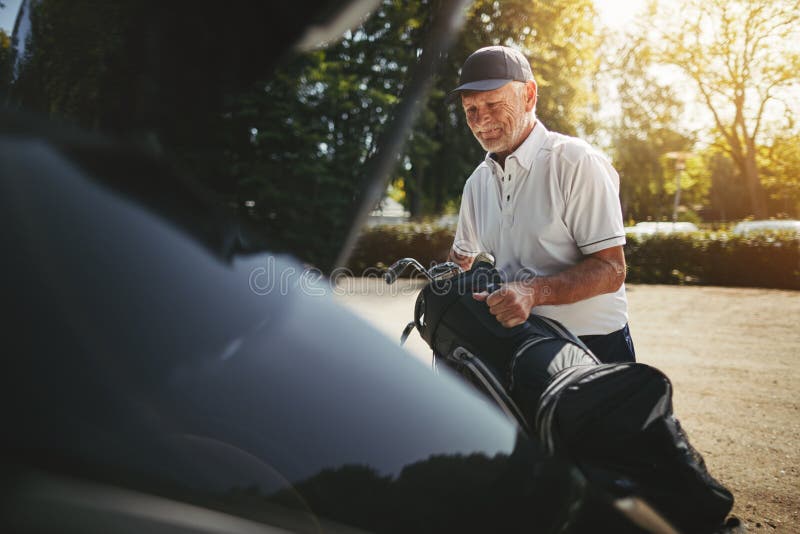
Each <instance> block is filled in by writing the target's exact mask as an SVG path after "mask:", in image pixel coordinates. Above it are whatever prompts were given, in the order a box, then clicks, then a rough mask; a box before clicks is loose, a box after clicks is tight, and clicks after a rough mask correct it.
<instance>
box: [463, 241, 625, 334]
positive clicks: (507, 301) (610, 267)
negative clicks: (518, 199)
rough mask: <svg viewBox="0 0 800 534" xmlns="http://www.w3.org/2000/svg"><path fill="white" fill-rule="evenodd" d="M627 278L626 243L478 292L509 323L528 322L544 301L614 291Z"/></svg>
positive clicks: (567, 301) (573, 299)
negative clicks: (560, 267) (559, 269)
mask: <svg viewBox="0 0 800 534" xmlns="http://www.w3.org/2000/svg"><path fill="white" fill-rule="evenodd" d="M624 281H625V254H624V252H623V250H622V246H621V245H620V246H616V247H611V248H607V249H604V250H600V251H598V252H595V253H594V254H590V255H588V256H586V257H585V258H584V259H583V260H582V261H581V262H580V263H578V264H577V265H574V266H573V267H570V268H569V269H567V270H565V271H562V272H560V273H557V274H554V275H552V276H542V277H537V278H533V279H531V280H525V281H521V282H510V283H508V284H504V285H503V287H501V288H500V289H498V290H497V291H495V292H494V293H492V294H489V293H487V292H485V291H484V292H482V293H475V294H473V297H474V298H475V299H476V300H480V301H486V304H488V305H489V311H490V312H491V313H492V314H493V315H494V316H495V317H496V318H497V320H498V321H499V322H500V323H501V324H502V325H503V326H505V327H507V328H510V327H512V326H516V325H518V324H522V323H524V322H525V321H526V320H527V319H528V316H529V315H530V313H531V308H533V307H534V306H540V305H543V304H571V303H573V302H578V301H580V300H585V299H588V298H591V297H595V296H597V295H602V294H604V293H613V292H614V291H616V290H617V289H619V288H620V286H621V285H622V283H623V282H624Z"/></svg>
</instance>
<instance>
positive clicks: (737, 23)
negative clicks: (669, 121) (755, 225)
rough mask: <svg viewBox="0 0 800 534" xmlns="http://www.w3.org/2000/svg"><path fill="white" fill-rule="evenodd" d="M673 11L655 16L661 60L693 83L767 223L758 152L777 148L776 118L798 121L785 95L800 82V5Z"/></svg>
mask: <svg viewBox="0 0 800 534" xmlns="http://www.w3.org/2000/svg"><path fill="white" fill-rule="evenodd" d="M669 7H671V8H672V9H673V10H674V11H672V12H670V11H669V10H668V8H667V7H665V5H662V6H660V7H658V8H656V7H653V8H652V10H651V14H650V15H651V17H652V20H653V21H658V24H655V23H653V24H651V25H650V28H649V30H648V32H649V33H650V42H651V43H653V44H654V46H655V47H656V48H657V55H656V59H657V60H658V61H660V62H662V63H665V64H670V65H674V66H676V67H677V68H679V69H680V70H681V71H682V72H683V73H684V74H685V75H686V76H688V78H689V79H690V80H691V81H692V83H693V85H694V87H695V88H696V89H697V91H698V93H699V99H700V101H701V102H702V104H703V105H704V106H705V108H707V109H708V111H709V113H710V114H711V116H712V119H713V124H714V126H715V128H716V130H717V132H718V133H719V135H720V136H721V139H722V140H723V141H724V149H725V151H726V152H727V154H728V155H729V156H730V158H731V160H732V161H733V163H734V165H735V166H736V168H737V170H738V172H739V173H740V174H741V176H742V178H743V179H744V182H745V184H746V187H747V191H748V193H749V196H750V202H751V208H750V209H751V213H752V214H753V215H755V216H756V217H759V218H763V217H765V216H766V215H767V200H766V194H765V190H764V187H763V184H762V182H761V178H760V177H761V174H762V169H760V168H759V165H758V152H759V149H758V146H759V144H769V143H766V142H765V140H766V139H767V138H768V137H769V134H771V133H773V132H769V131H767V129H768V128H767V127H768V123H769V122H770V117H771V116H772V117H777V116H785V115H786V114H788V115H791V114H792V111H791V109H790V105H791V104H787V103H784V102H782V101H781V99H780V96H781V94H782V92H785V91H786V90H787V89H788V88H791V87H796V86H797V85H798V83H799V82H800V74H799V72H800V50H799V49H798V47H797V46H796V43H797V42H798V40H800V30H799V29H798V28H799V27H800V25H798V22H800V1H797V0H684V1H681V2H675V3H671V4H670V5H669ZM676 13H679V14H680V15H679V16H677V15H676ZM792 43H794V45H793V44H792ZM781 111H783V112H784V113H780V112H781ZM781 126H785V124H784V125H781Z"/></svg>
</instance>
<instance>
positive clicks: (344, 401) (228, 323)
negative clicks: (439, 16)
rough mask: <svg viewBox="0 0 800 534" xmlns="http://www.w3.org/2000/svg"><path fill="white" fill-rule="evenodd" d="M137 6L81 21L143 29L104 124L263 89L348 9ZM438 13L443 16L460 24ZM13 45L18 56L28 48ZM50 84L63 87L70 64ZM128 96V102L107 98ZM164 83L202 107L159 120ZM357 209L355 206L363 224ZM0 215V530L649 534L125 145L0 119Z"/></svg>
mask: <svg viewBox="0 0 800 534" xmlns="http://www.w3.org/2000/svg"><path fill="white" fill-rule="evenodd" d="M142 4H144V5H145V6H149V5H150V4H148V3H139V2H128V3H125V2H122V1H120V2H115V3H104V4H103V6H102V9H111V11H112V12H113V14H114V15H115V16H120V13H124V12H125V11H124V9H122V8H121V7H120V6H123V7H125V9H132V10H133V12H134V13H136V14H138V15H141V16H143V17H147V18H144V19H133V20H134V22H136V24H131V28H133V29H132V30H131V32H130V33H125V32H121V33H114V34H113V35H111V34H108V35H111V36H112V37H113V39H125V38H130V39H133V41H132V42H131V43H130V44H131V47H132V49H136V47H142V48H143V49H144V50H145V53H146V54H149V53H150V51H152V50H151V49H155V50H157V51H158V53H157V54H156V55H155V56H152V55H150V56H147V58H148V59H147V60H146V61H145V60H143V62H142V64H141V65H124V68H125V69H131V70H130V72H131V77H130V82H131V84H130V85H126V84H120V85H119V86H114V87H112V88H111V90H118V91H120V93H119V95H120V96H119V98H120V100H118V101H114V100H113V99H112V100H103V101H102V102H101V101H99V100H98V105H103V106H108V107H109V109H111V110H112V111H114V112H120V110H121V109H122V108H124V107H125V105H123V104H122V103H131V102H139V103H140V104H141V105H142V106H144V108H143V109H145V110H146V109H149V108H147V104H148V102H149V104H151V105H156V107H157V108H158V109H161V110H162V111H163V112H164V113H167V114H169V113H175V114H178V115H179V116H181V117H183V118H184V119H185V118H186V117H187V116H188V117H190V118H191V117H193V115H191V113H199V112H207V111H208V110H206V108H192V105H200V104H198V103H201V104H202V105H206V104H205V103H208V102H213V101H215V99H214V98H212V97H213V96H219V95H220V94H222V89H221V86H222V85H226V84H227V85H230V84H233V85H235V86H239V87H241V86H243V85H244V84H247V83H250V82H251V81H252V80H253V77H254V76H253V73H254V72H255V71H258V72H259V73H261V74H264V73H266V74H269V72H271V70H270V69H271V68H272V66H273V65H274V64H275V62H276V61H277V58H279V57H281V56H282V54H284V53H285V52H287V50H288V49H289V47H290V46H291V44H292V43H294V42H296V41H297V39H299V38H300V37H301V36H303V35H306V36H307V35H308V32H307V30H309V29H310V28H311V27H312V26H314V28H317V30H315V31H319V28H323V30H324V29H325V28H328V29H327V30H326V31H327V32H329V33H327V34H324V35H323V37H319V36H318V37H317V38H316V39H317V40H325V39H326V38H329V36H330V34H331V33H332V34H336V33H337V32H339V33H341V32H343V31H344V30H345V28H343V27H342V26H341V23H340V21H342V20H345V21H348V20H353V10H355V15H357V16H356V20H359V17H360V16H362V15H363V10H364V9H365V8H364V4H363V3H362V2H357V1H353V2H349V3H344V5H341V4H339V3H336V2H322V1H320V2H316V1H308V2H293V3H291V4H289V3H286V4H276V5H272V4H267V3H262V2H242V3H240V4H237V6H236V8H235V9H234V8H233V7H231V8H228V7H225V6H220V5H218V3H217V2H194V3H193V4H192V6H191V9H189V10H187V11H185V12H181V11H180V10H179V9H178V8H176V7H175V6H173V5H170V6H166V5H161V4H159V5H158V6H157V7H154V9H153V10H148V9H145V8H143V7H142ZM370 5H373V4H370ZM23 6H27V7H31V6H34V7H35V6H44V7H46V8H48V9H51V8H52V9H58V8H59V4H58V3H47V2H25V3H24V4H23ZM109 6H110V7H109ZM446 6H449V7H448V8H447V9H448V10H449V11H445V14H448V13H457V12H458V11H459V10H461V9H462V8H463V7H464V6H463V3H459V2H455V3H450V4H447V3H446ZM72 7H73V6H70V9H72ZM94 7H97V6H93V7H92V10H90V11H91V12H92V13H94V11H93V10H94ZM118 7H120V9H121V11H114V9H116V8H118ZM292 13H294V14H295V16H285V17H284V16H283V15H288V14H292ZM296 13H304V16H303V17H298V16H296ZM138 15H137V16H138ZM345 15H346V16H345ZM122 19H125V17H122ZM56 20H57V23H58V24H67V25H68V24H71V23H74V22H75V21H74V20H72V19H71V18H69V17H67V18H60V19H59V18H57V19H56ZM97 20H103V17H102V16H98V19H97ZM275 21H280V23H277V22H275ZM337 21H339V22H337ZM139 22H142V24H143V25H142V24H139ZM176 25H178V26H181V25H185V26H186V27H189V28H190V29H191V31H193V32H197V35H198V36H202V35H204V33H203V32H204V31H205V30H204V28H205V29H209V28H211V29H216V30H217V31H218V32H219V35H218V36H217V39H215V40H213V43H214V46H215V47H216V48H214V53H213V54H206V53H199V52H201V51H204V49H202V48H201V49H200V50H196V49H195V47H201V44H202V42H205V41H202V42H201V40H198V41H192V42H184V41H182V40H180V39H176V37H175V35H176V32H175V30H176ZM331 25H332V26H333V28H334V29H332V30H331V29H330V27H329V26H331ZM181 27H183V26H181ZM101 29H102V30H103V31H99V32H96V34H97V35H101V36H107V32H106V31H105V30H106V28H105V26H103V28H101ZM184 29H185V28H184ZM33 30H34V31H33V33H32V35H33V38H32V39H30V40H28V41H27V47H28V49H27V50H28V52H26V54H27V53H29V52H30V50H32V49H34V48H35V47H36V46H37V41H36V35H37V33H36V28H35V27H34V29H33ZM50 30H52V28H50ZM50 30H48V31H50ZM94 30H97V28H94ZM90 33H91V32H90ZM38 35H40V36H41V35H45V36H46V35H47V32H45V33H44V34H38ZM325 35H327V36H328V37H325ZM78 37H81V38H87V39H88V38H90V37H91V36H90V35H89V36H88V37H87V34H81V35H78V34H76V38H78ZM435 37H437V38H439V37H446V35H442V36H439V35H437V36H435ZM139 38H141V40H139ZM437 42H438V41H434V43H437ZM254 44H257V45H258V47H259V48H258V50H259V51H260V52H259V53H258V54H255V56H257V57H254V55H253V54H252V52H253V46H254ZM159 46H163V48H160V49H159ZM432 46H434V49H433V50H436V48H435V46H439V45H435V44H434V45H432ZM195 54H197V56H196V55H195ZM259 54H260V55H259ZM437 54H438V52H437ZM435 55H436V54H434V56H435ZM244 64H247V66H248V69H249V70H248V69H244V70H237V68H239V69H242V68H243V65H244ZM49 66H50V67H53V66H58V67H64V69H63V70H61V71H60V74H61V75H64V76H67V75H69V68H70V67H71V66H70V65H62V64H52V63H51V64H49ZM73 66H74V65H73ZM106 67H107V68H112V67H113V65H112V66H108V65H106V66H105V67H104V68H106ZM137 68H140V69H145V70H146V68H152V69H155V70H153V71H149V73H143V71H142V72H140V71H137V70H136V69H137ZM215 69H218V70H215ZM72 72H73V74H75V75H79V74H80V73H84V74H85V69H84V68H83V67H82V66H80V65H78V68H76V69H74V70H73V71H72ZM125 72H128V71H127V70H126V71H125ZM223 72H224V73H227V74H228V76H223ZM209 73H211V74H212V75H209ZM217 73H219V74H220V76H219V78H215V76H214V74H217ZM231 73H233V74H231ZM81 76H82V75H81ZM417 78H419V77H417ZM417 78H414V77H413V76H412V77H411V79H410V81H409V85H410V86H411V87H412V88H413V87H414V84H415V83H417V82H416V81H415V80H416V79H417ZM198 80H203V81H204V83H203V84H199V85H198V84H197V83H198ZM73 81H74V83H75V84H79V83H80V82H81V79H75V80H73ZM215 83H219V84H220V86H214V84H215ZM137 84H138V87H139V90H141V91H143V93H141V94H140V93H138V92H137V91H135V90H134V91H132V92H128V90H129V89H130V88H131V86H137ZM158 84H162V85H158ZM171 84H173V85H171ZM174 84H183V85H181V87H182V88H183V89H185V88H186V87H194V88H196V90H197V91H198V92H199V93H202V94H201V95H200V96H199V97H198V96H197V95H196V94H190V95H189V96H187V101H185V102H179V101H178V100H171V101H168V102H167V104H169V105H168V106H166V107H164V106H165V104H164V102H161V101H160V100H159V99H153V98H152V95H153V94H159V93H158V88H159V87H161V88H162V89H163V88H164V87H166V88H167V89H168V90H165V91H163V93H162V94H163V95H165V97H168V96H169V95H173V92H172V91H171V89H174V88H175V86H174ZM227 85H226V86H227ZM76 87H78V85H76ZM78 92H79V91H78ZM174 94H180V95H183V94H185V93H183V92H180V91H176V92H174ZM126 95H127V96H126ZM25 96H30V95H25ZM90 96H91V95H90ZM125 98H133V100H132V101H129V100H125ZM148 98H150V100H149V101H148ZM138 99H140V100H141V101H140V100H138ZM413 100H415V99H412V101H413ZM159 106H161V107H159ZM123 111H124V110H123ZM150 111H152V110H150ZM141 113H143V114H144V115H147V114H146V113H145V111H141ZM398 115H399V118H398V119H397V121H398V122H397V123H396V124H397V128H389V130H390V131H391V135H393V136H395V137H389V138H388V141H387V140H384V143H385V144H384V147H387V146H388V148H387V149H386V150H385V151H383V152H382V151H378V153H385V154H386V155H385V156H382V157H384V158H385V161H384V162H381V161H379V162H377V163H375V164H374V168H375V169H378V171H376V173H375V176H376V177H377V178H376V180H377V182H378V183H380V182H381V181H383V183H380V186H379V187H375V186H369V185H368V186H365V189H374V190H375V191H376V192H377V194H381V193H382V192H383V191H384V190H385V180H386V178H387V175H388V170H389V169H391V165H386V164H385V162H391V161H393V160H392V158H393V157H394V154H395V152H394V151H393V150H392V149H391V147H392V143H393V142H395V141H393V139H402V138H403V136H404V133H405V131H406V130H404V128H407V127H408V125H409V124H410V123H411V121H410V120H409V119H408V117H409V116H411V115H413V108H408V109H406V108H401V110H400V111H399V112H398ZM134 116H138V115H137V114H134ZM171 117H173V116H172V115H169V116H167V117H166V118H165V117H163V116H161V115H158V114H154V115H150V116H149V120H153V121H159V120H161V121H166V122H165V124H167V123H168V122H169V120H170V118H171ZM140 118H141V117H140ZM143 120H144V119H143ZM381 169H384V170H381ZM374 205H375V199H373V198H369V197H367V198H366V199H365V200H364V202H363V206H365V208H364V211H363V213H364V216H365V217H366V215H367V214H368V212H369V210H370V209H371V208H372V207H373V206H374ZM0 219H1V220H2V226H3V229H4V230H3V232H2V234H0V246H2V250H3V251H4V259H3V261H2V276H1V278H0V280H1V282H0V284H2V294H3V301H4V304H5V308H6V310H7V314H6V319H5V320H4V333H5V337H6V340H7V348H6V349H5V351H4V352H5V354H6V357H7V358H6V360H7V364H6V368H5V370H4V372H3V373H2V385H3V387H2V395H3V398H2V417H3V421H4V436H3V440H2V445H0V447H2V464H3V472H4V476H3V478H2V481H1V482H0V488H1V489H0V492H2V497H3V498H2V507H3V513H2V515H1V516H0V530H2V531H4V532H40V533H42V532H45V533H46V532H59V533H77V532H82V533H95V532H96V533H100V532H172V533H175V532H179V533H189V532H231V533H245V532H247V533H250V532H270V533H273V532H287V531H288V532H332V533H337V532H340V533H352V532H366V531H369V532H497V531H502V532H518V531H531V530H534V531H536V532H563V531H575V532H586V531H596V530H597V529H598V528H600V529H605V530H610V531H614V532H639V531H641V526H640V525H645V526H646V525H648V524H651V523H648V519H647V517H651V518H652V517H653V516H652V510H647V509H646V508H645V509H642V507H641V504H637V501H636V500H635V499H631V498H628V497H629V496H627V495H608V494H606V493H604V492H603V491H600V490H599V489H598V488H595V487H594V486H592V484H590V483H588V482H587V480H586V478H585V477H584V476H583V475H582V474H581V471H580V469H579V467H578V466H577V465H575V464H574V463H572V462H570V461H569V460H567V459H565V458H561V457H559V456H550V455H547V454H545V453H544V452H543V450H542V448H541V446H540V445H539V444H538V442H537V440H536V438H535V437H534V436H529V435H527V434H526V433H525V432H524V431H523V430H522V429H521V428H520V427H519V426H518V425H517V424H515V423H514V421H512V420H509V419H508V418H507V417H506V416H505V415H504V414H503V413H502V412H501V411H499V410H498V409H497V408H496V407H494V406H492V405H491V404H490V403H489V402H487V401H486V400H484V398H483V397H481V396H480V395H479V394H478V393H476V392H474V391H473V390H471V389H470V388H468V387H467V386H466V385H465V384H463V383H462V382H460V381H458V380H457V379H456V378H455V377H454V376H451V375H449V374H447V373H446V372H443V373H442V374H438V375H437V374H434V373H432V372H431V371H430V370H429V369H428V368H426V367H425V366H423V365H421V364H420V363H419V362H418V361H417V360H415V359H414V358H413V357H412V356H410V355H409V354H408V353H407V352H405V351H404V350H403V349H401V348H400V347H399V346H398V345H396V344H395V343H392V342H390V341H388V340H387V339H386V338H385V337H383V335H381V334H379V333H378V332H376V331H375V330H374V329H372V328H371V327H369V326H368V325H367V324H366V323H365V322H363V321H362V320H360V319H358V318H357V317H355V316H354V315H353V314H352V313H350V312H348V311H347V310H346V309H345V308H343V307H342V306H341V305H339V304H337V302H335V301H334V300H333V298H332V297H331V295H330V292H329V291H327V290H326V281H325V279H323V278H321V277H320V276H318V274H317V273H316V272H315V271H313V270H309V269H308V268H307V267H306V266H305V265H303V264H302V263H300V261H298V260H297V259H295V258H294V257H293V256H291V255H289V254H284V253H280V252H278V251H277V250H279V248H278V245H275V244H274V243H270V242H269V239H266V240H264V239H263V236H260V235H259V234H257V233H254V232H253V231H252V229H251V228H250V227H249V226H248V223H247V222H246V221H243V220H242V219H241V218H240V217H239V216H238V215H237V214H235V213H232V212H230V211H229V210H227V209H225V207H224V203H223V202H220V201H219V199H218V198H216V197H214V196H213V195H212V194H210V193H209V192H208V191H207V190H206V188H204V185H203V184H201V183H199V182H198V180H196V179H194V178H193V177H192V176H190V175H187V174H186V173H183V172H181V170H180V169H179V168H176V166H175V165H174V161H173V160H171V159H170V158H169V157H168V155H167V154H164V153H163V151H162V150H160V148H159V146H158V143H152V142H147V140H146V136H145V141H144V142H142V140H141V138H137V137H136V136H132V137H125V136H124V135H110V134H104V133H97V132H92V131H88V130H86V129H83V128H80V127H77V126H75V125H71V124H65V123H63V122H60V121H58V120H55V119H53V118H50V117H45V116H42V115H37V114H35V113H31V112H29V111H24V110H23V111H19V110H11V109H3V110H2V111H0ZM357 222H358V218H356V222H354V224H356V223H357ZM344 246H345V245H343V247H344ZM647 514H650V516H648V515H647ZM651 521H652V519H651ZM637 525H639V526H637Z"/></svg>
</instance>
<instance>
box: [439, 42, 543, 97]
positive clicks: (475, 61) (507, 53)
mask: <svg viewBox="0 0 800 534" xmlns="http://www.w3.org/2000/svg"><path fill="white" fill-rule="evenodd" d="M529 80H533V72H532V71H531V64H530V63H528V59H527V58H526V57H525V56H524V55H522V52H520V51H518V50H514V49H513V48H509V47H507V46H487V47H484V48H481V49H479V50H476V51H475V52H473V53H472V54H471V55H470V56H469V57H468V58H467V60H466V61H465V62H464V66H463V67H461V76H460V77H459V86H458V87H456V88H455V89H453V90H452V91H451V92H450V96H451V97H453V96H455V95H457V94H458V93H460V92H461V91H492V90H494V89H497V88H498V87H502V86H504V85H505V84H507V83H509V82H513V81H518V82H527V81H529Z"/></svg>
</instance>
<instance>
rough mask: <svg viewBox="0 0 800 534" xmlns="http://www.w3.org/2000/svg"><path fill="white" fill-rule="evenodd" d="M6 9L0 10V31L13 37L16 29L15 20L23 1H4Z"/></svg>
mask: <svg viewBox="0 0 800 534" xmlns="http://www.w3.org/2000/svg"><path fill="white" fill-rule="evenodd" d="M2 2H3V4H5V6H6V7H5V8H0V29H2V30H3V31H5V32H6V33H7V34H9V35H11V30H13V29H14V19H15V18H16V17H17V10H18V9H19V5H20V4H21V3H22V0H2Z"/></svg>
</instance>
